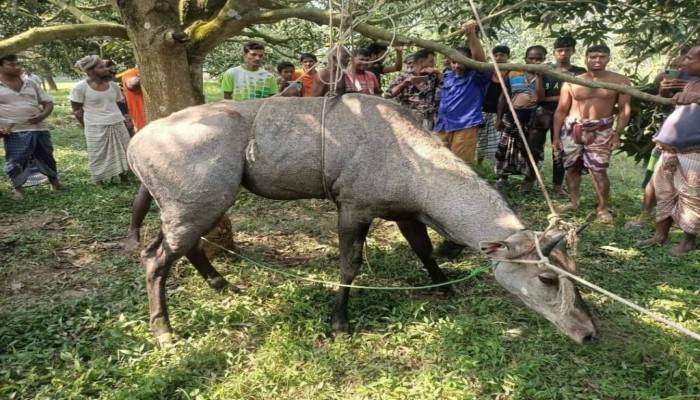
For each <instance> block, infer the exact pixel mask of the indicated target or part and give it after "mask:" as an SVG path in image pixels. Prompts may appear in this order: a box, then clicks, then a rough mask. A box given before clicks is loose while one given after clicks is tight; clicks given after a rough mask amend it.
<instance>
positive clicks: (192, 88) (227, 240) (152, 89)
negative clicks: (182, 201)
mask: <svg viewBox="0 0 700 400" xmlns="http://www.w3.org/2000/svg"><path fill="white" fill-rule="evenodd" d="M116 4H117V6H118V9H119V12H120V13H121V16H122V20H123V21H124V25H125V26H126V29H127V33H128V35H129V37H130V38H131V41H132V43H133V45H134V52H135V55H136V61H137V63H138V66H139V74H140V76H141V89H142V91H143V96H144V102H145V106H146V120H147V121H152V120H155V119H158V118H162V117H166V116H168V115H170V114H172V113H174V112H176V111H179V110H182V109H183V108H186V107H190V106H194V105H197V104H202V103H204V90H203V82H202V68H203V65H204V55H201V54H189V52H194V50H192V49H191V48H189V47H188V46H187V41H186V36H185V34H184V32H183V31H182V28H181V27H180V25H179V22H178V21H179V14H178V13H179V11H178V10H177V9H176V8H174V7H173V4H174V3H173V2H165V1H159V0H117V1H116ZM192 161H193V162H196V160H192ZM207 237H208V238H210V240H211V241H212V242H215V243H218V244H220V245H221V246H223V247H226V248H231V247H232V246H233V232H232V229H231V221H230V220H229V218H228V214H224V216H223V217H222V218H221V220H220V221H219V224H218V225H217V227H215V228H214V229H213V230H212V233H210V234H209V235H208V236H207ZM205 251H206V252H207V254H208V255H209V256H213V255H216V254H217V253H220V250H219V249H218V248H216V247H212V246H210V245H207V246H205Z"/></svg>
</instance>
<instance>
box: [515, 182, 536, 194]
mask: <svg viewBox="0 0 700 400" xmlns="http://www.w3.org/2000/svg"><path fill="white" fill-rule="evenodd" d="M532 187H533V184H532V182H523V183H522V184H521V185H520V187H519V188H518V193H527V192H529V191H531V190H532Z"/></svg>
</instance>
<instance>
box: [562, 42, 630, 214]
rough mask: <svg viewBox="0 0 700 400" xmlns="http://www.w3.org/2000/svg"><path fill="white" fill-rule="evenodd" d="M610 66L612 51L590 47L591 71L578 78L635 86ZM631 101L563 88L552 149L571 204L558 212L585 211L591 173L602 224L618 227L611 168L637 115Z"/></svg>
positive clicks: (568, 86) (612, 94)
mask: <svg viewBox="0 0 700 400" xmlns="http://www.w3.org/2000/svg"><path fill="white" fill-rule="evenodd" d="M608 62H610V48H609V47H608V46H605V45H597V46H592V47H589V48H588V49H587V50H586V67H587V68H588V71H587V72H586V73H584V74H581V75H578V76H577V77H578V78H581V79H585V80H589V81H595V82H607V83H615V84H618V85H626V86H629V85H630V81H629V79H627V77H626V76H624V75H621V74H618V73H615V72H611V71H608V70H606V69H605V67H606V66H607V65H608ZM630 100H631V98H630V95H628V94H623V93H618V92H616V91H614V90H608V89H599V88H589V87H585V86H579V85H573V84H570V83H565V84H564V85H563V86H562V89H561V94H560V97H559V106H558V107H557V110H556V112H555V113H554V128H553V135H552V147H553V148H554V150H555V151H558V152H561V153H562V157H563V163H564V168H565V169H566V183H567V186H568V189H569V194H570V195H571V200H570V202H569V203H568V204H566V205H564V206H562V207H560V208H559V210H558V212H567V211H571V210H576V209H578V208H579V205H580V203H579V200H580V197H581V192H580V187H581V176H582V174H583V173H584V172H590V173H591V175H592V176H593V189H594V190H595V192H596V195H597V197H598V209H597V214H598V219H599V220H600V221H601V222H603V223H607V224H609V223H612V215H611V214H610V210H609V209H608V201H609V197H610V180H609V179H608V175H607V168H608V166H609V165H610V156H611V155H612V152H613V150H616V149H618V148H619V147H620V135H621V134H622V131H623V130H624V129H625V127H626V126H627V124H628V123H629V120H630V115H631V112H632V108H631V105H630ZM616 105H617V106H618V108H619V113H618V116H617V124H616V125H615V127H614V129H613V120H614V116H613V111H614V109H615V106H616Z"/></svg>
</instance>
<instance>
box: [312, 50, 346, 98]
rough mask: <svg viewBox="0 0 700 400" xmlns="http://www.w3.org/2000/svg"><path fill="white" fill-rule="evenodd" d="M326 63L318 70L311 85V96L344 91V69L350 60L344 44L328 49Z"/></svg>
mask: <svg viewBox="0 0 700 400" xmlns="http://www.w3.org/2000/svg"><path fill="white" fill-rule="evenodd" d="M327 57H328V58H327V59H328V65H327V66H326V68H324V69H322V70H320V71H318V73H317V74H316V76H314V82H313V85H312V86H311V96H312V97H323V96H325V95H326V94H327V93H337V94H341V93H344V92H345V79H344V70H345V68H347V67H348V63H349V62H350V53H349V52H348V50H347V49H346V48H345V47H344V46H340V47H338V46H336V47H333V48H332V49H330V50H329V51H328V54H327Z"/></svg>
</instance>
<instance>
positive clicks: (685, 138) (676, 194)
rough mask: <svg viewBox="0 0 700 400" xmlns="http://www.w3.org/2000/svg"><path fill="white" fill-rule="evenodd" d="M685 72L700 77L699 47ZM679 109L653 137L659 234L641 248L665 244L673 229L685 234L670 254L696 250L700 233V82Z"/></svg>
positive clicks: (689, 88) (680, 98)
mask: <svg viewBox="0 0 700 400" xmlns="http://www.w3.org/2000/svg"><path fill="white" fill-rule="evenodd" d="M683 68H684V69H685V71H686V72H687V73H688V75H689V76H697V77H700V46H695V47H693V48H691V49H690V50H689V51H688V54H687V55H686V56H685V59H684V60H683ZM673 100H674V102H675V103H676V104H677V105H678V106H677V107H676V108H675V109H674V110H673V113H671V115H669V116H668V118H667V119H666V121H664V124H663V125H662V126H661V129H660V130H659V133H658V134H657V135H656V136H654V139H653V140H654V142H656V144H657V148H659V149H660V150H661V158H660V159H659V162H657V163H656V165H655V167H654V175H653V176H652V180H653V184H654V189H655V191H656V202H657V203H656V233H655V234H654V236H653V237H651V238H650V239H647V240H644V241H642V242H640V243H639V244H640V245H642V246H649V245H653V244H657V243H665V242H666V241H667V240H668V232H669V230H670V229H671V226H672V225H674V224H675V225H677V226H679V227H680V228H681V229H682V230H683V239H681V242H680V243H679V244H678V245H677V246H675V247H673V248H672V249H671V254H673V255H680V254H684V253H687V252H688V251H690V250H692V249H693V248H694V247H695V237H696V236H697V234H698V232H700V105H698V104H696V103H697V102H698V101H700V81H695V82H690V83H688V84H687V85H686V87H685V89H684V90H683V91H682V92H680V93H677V94H676V95H675V96H674V97H673Z"/></svg>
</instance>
